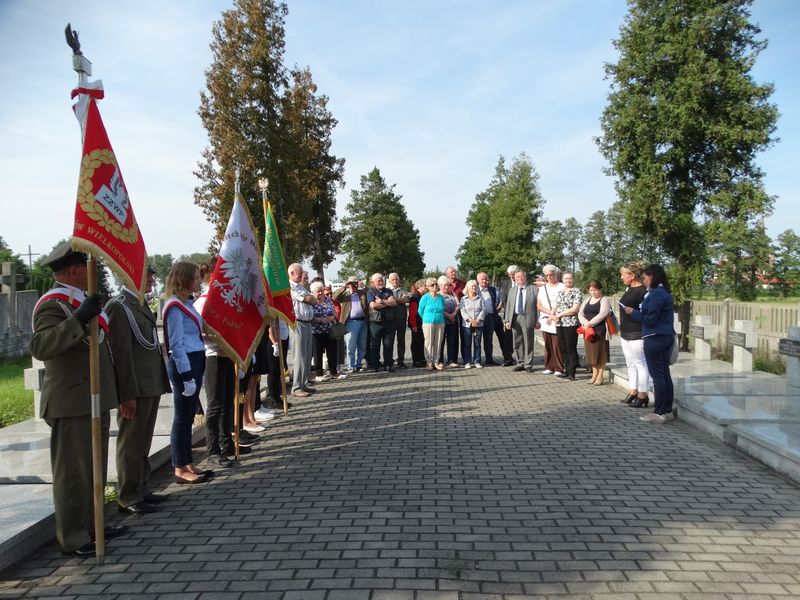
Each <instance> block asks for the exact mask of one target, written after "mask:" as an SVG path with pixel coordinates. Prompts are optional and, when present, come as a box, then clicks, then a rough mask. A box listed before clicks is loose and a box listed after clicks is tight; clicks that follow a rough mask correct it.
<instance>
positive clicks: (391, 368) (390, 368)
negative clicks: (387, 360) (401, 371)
mask: <svg viewBox="0 0 800 600" xmlns="http://www.w3.org/2000/svg"><path fill="white" fill-rule="evenodd" d="M386 372H387V373H394V367H386Z"/></svg>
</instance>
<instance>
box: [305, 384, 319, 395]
mask: <svg viewBox="0 0 800 600" xmlns="http://www.w3.org/2000/svg"><path fill="white" fill-rule="evenodd" d="M303 391H304V392H308V393H309V394H316V393H317V388H312V387H308V386H306V387H304V388H303Z"/></svg>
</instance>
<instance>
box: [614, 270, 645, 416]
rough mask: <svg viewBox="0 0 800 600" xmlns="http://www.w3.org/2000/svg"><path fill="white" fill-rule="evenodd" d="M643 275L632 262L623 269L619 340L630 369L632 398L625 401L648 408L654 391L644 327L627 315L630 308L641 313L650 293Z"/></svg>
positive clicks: (627, 397) (628, 396) (629, 390)
mask: <svg viewBox="0 0 800 600" xmlns="http://www.w3.org/2000/svg"><path fill="white" fill-rule="evenodd" d="M641 272H642V267H641V266H640V265H639V264H638V263H628V264H626V265H625V266H623V267H622V268H621V269H620V270H619V277H620V279H622V283H624V284H625V286H626V288H625V293H624V294H623V295H622V298H620V299H619V306H620V309H621V310H620V314H619V337H620V342H621V344H622V353H623V354H624V355H625V365H626V366H627V367H628V395H627V396H626V397H625V399H624V400H622V402H624V403H627V404H628V405H629V406H632V407H633V408H642V407H647V405H648V404H649V403H650V398H649V397H648V395H647V392H648V391H649V390H650V371H648V370H647V361H646V360H645V357H644V340H642V324H641V322H639V321H637V320H635V319H634V318H633V317H631V316H630V315H629V314H628V313H627V312H625V307H626V306H630V307H631V308H632V309H634V310H638V309H639V307H640V306H641V305H642V301H643V300H644V296H645V294H646V293H647V288H645V286H644V285H643V284H642V282H641V279H640V278H639V277H640V275H641Z"/></svg>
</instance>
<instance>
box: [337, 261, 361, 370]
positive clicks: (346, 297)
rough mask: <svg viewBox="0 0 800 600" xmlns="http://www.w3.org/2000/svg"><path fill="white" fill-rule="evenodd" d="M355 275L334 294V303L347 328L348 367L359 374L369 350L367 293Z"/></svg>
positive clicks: (340, 320) (341, 320)
mask: <svg viewBox="0 0 800 600" xmlns="http://www.w3.org/2000/svg"><path fill="white" fill-rule="evenodd" d="M358 282H359V279H358V277H356V276H355V275H353V276H351V277H348V278H347V281H346V282H345V284H344V286H342V287H340V288H339V289H338V290H336V291H335V292H333V296H332V298H333V301H334V302H337V303H338V304H339V306H340V308H341V312H340V314H339V322H340V323H344V325H345V327H347V367H348V369H349V370H350V371H352V372H355V373H357V372H358V371H360V370H361V365H362V363H363V361H364V353H365V352H366V349H367V317H368V316H369V307H368V306H367V292H366V291H365V290H363V289H361V288H359V287H358Z"/></svg>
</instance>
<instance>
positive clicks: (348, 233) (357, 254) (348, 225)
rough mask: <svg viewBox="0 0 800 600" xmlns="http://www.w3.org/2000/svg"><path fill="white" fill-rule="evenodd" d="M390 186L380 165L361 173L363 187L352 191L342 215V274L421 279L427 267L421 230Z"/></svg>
mask: <svg viewBox="0 0 800 600" xmlns="http://www.w3.org/2000/svg"><path fill="white" fill-rule="evenodd" d="M394 188H395V186H394V184H392V185H387V184H386V181H385V180H384V179H383V177H382V176H381V172H380V170H378V167H375V168H374V169H372V171H370V172H369V173H368V174H367V175H362V176H361V188H360V189H358V190H351V192H350V202H349V203H348V204H347V215H346V216H344V217H343V218H342V231H343V233H344V240H343V241H342V252H343V253H344V255H345V257H344V260H343V261H342V268H341V270H340V271H339V277H340V278H342V279H344V278H346V277H348V276H350V275H353V274H356V275H358V276H360V277H362V278H366V277H369V276H371V275H372V274H373V273H384V274H387V273H390V272H396V273H398V274H399V275H400V277H401V278H402V279H403V280H404V281H411V280H415V279H418V278H419V277H420V276H421V275H422V273H423V271H424V270H425V257H424V254H423V253H422V251H421V250H420V247H419V231H418V230H417V228H416V227H414V225H413V224H412V223H411V220H410V219H409V218H408V215H407V214H406V209H405V207H404V206H403V203H402V202H401V200H402V198H403V197H402V196H400V195H398V194H396V193H395V191H394Z"/></svg>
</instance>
